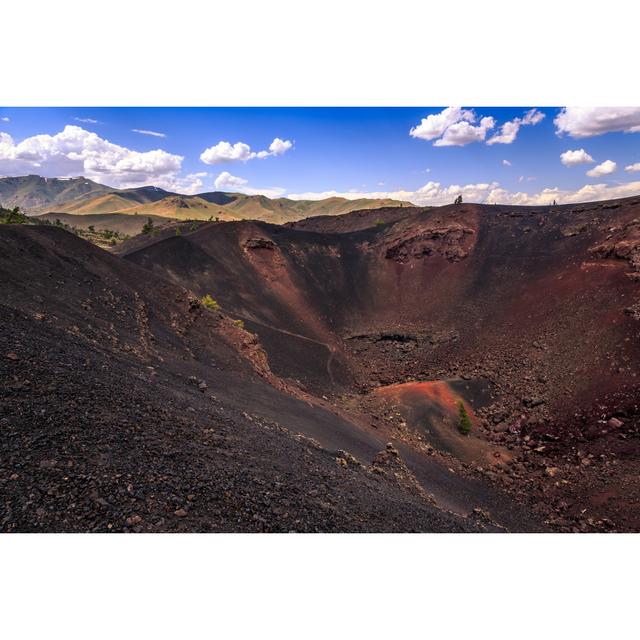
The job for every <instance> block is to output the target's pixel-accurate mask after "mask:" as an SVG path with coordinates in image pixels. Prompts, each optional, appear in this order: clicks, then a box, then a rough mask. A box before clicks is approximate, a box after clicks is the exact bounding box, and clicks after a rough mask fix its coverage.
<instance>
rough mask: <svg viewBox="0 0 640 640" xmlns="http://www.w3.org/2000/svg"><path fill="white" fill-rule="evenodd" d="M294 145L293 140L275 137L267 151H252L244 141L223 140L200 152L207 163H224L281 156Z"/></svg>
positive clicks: (201, 158) (203, 160) (201, 157)
mask: <svg viewBox="0 0 640 640" xmlns="http://www.w3.org/2000/svg"><path fill="white" fill-rule="evenodd" d="M292 147H293V142H291V140H282V139H280V138H274V139H273V142H272V143H271V144H270V145H269V149H268V150H266V151H257V152H256V151H251V147H250V146H249V145H248V144H246V143H244V142H236V143H235V144H231V143H230V142H225V141H224V140H221V141H220V142H218V144H215V145H213V146H212V147H209V148H208V149H205V150H204V151H203V152H202V153H201V154H200V160H202V162H204V163H205V164H224V163H225V162H247V161H248V160H253V159H254V158H260V159H264V158H268V157H269V156H281V155H282V154H284V153H286V152H287V151H289V149H291V148H292Z"/></svg>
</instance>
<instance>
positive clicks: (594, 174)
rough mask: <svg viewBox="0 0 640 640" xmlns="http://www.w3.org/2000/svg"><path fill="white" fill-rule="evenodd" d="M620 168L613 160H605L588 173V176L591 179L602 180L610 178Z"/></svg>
mask: <svg viewBox="0 0 640 640" xmlns="http://www.w3.org/2000/svg"><path fill="white" fill-rule="evenodd" d="M617 168H618V165H617V164H616V163H615V162H613V160H605V161H604V162H601V163H600V164H599V165H597V166H595V167H593V169H591V170H590V171H587V175H588V176H589V177H590V178H601V177H602V176H608V175H609V174H610V173H613V172H614V171H615V170H616V169H617Z"/></svg>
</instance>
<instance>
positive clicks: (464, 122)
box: [409, 107, 495, 147]
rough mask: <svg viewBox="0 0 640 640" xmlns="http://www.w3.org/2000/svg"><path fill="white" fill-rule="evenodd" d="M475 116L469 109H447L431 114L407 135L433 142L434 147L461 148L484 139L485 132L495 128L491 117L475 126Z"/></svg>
mask: <svg viewBox="0 0 640 640" xmlns="http://www.w3.org/2000/svg"><path fill="white" fill-rule="evenodd" d="M476 119H477V117H476V114H475V113H474V112H473V110H471V109H462V107H447V108H446V109H443V110H442V111H441V112H440V113H433V114H431V115H429V116H427V117H426V118H423V119H422V120H421V121H420V124H418V125H416V126H415V127H412V128H411V129H410V130H409V135H410V136H411V137H413V138H419V139H420V140H435V142H434V143H433V145H434V146H435V147H452V146H455V147H461V146H464V145H465V144H469V143H470V142H479V141H482V140H484V139H485V137H486V135H487V131H489V129H492V128H493V127H494V126H495V120H494V119H493V118H492V117H491V116H487V117H485V118H482V119H481V120H480V122H479V124H477V125H475V124H473V123H475V122H476Z"/></svg>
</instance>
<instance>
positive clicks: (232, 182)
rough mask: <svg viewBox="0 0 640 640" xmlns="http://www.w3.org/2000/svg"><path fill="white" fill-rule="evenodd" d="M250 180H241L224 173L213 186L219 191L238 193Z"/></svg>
mask: <svg viewBox="0 0 640 640" xmlns="http://www.w3.org/2000/svg"><path fill="white" fill-rule="evenodd" d="M248 182H249V181H248V180H245V179H244V178H239V177H238V176H232V175H231V174H230V173H229V172H228V171H223V172H222V173H221V174H219V175H218V177H217V178H216V179H215V181H214V183H213V186H214V187H215V188H216V190H217V191H236V190H238V189H240V188H241V187H243V186H244V185H246V184H248Z"/></svg>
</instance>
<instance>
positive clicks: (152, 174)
mask: <svg viewBox="0 0 640 640" xmlns="http://www.w3.org/2000/svg"><path fill="white" fill-rule="evenodd" d="M183 159H184V158H183V157H182V156H179V155H175V154H171V153H168V152H166V151H163V150H162V149H154V150H153V151H144V152H140V151H134V150H132V149H128V148H126V147H122V146H120V145H117V144H113V143H112V142H109V141H108V140H105V139H104V138H101V137H100V136H98V135H97V134H96V133H92V132H90V131H86V130H85V129H83V128H82V127H78V126H75V125H67V126H66V127H65V128H64V129H63V130H62V131H61V132H60V133H56V134H55V135H49V134H42V135H36V136H31V137H29V138H25V139H24V140H22V141H21V142H15V141H14V140H13V138H12V137H11V136H10V135H9V134H7V133H0V173H2V174H4V175H14V176H15V175H24V174H25V173H33V172H36V173H38V174H40V175H43V176H48V177H59V176H73V175H76V176H77V175H83V176H86V177H88V178H91V179H93V180H96V181H98V182H103V183H105V184H108V185H109V186H113V187H132V186H140V185H143V184H155V185H157V186H163V185H165V184H169V183H171V182H172V181H175V180H176V179H178V174H179V172H180V170H181V168H182V161H183Z"/></svg>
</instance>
